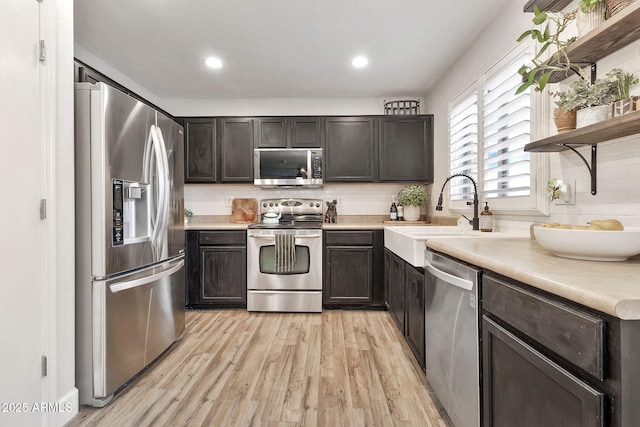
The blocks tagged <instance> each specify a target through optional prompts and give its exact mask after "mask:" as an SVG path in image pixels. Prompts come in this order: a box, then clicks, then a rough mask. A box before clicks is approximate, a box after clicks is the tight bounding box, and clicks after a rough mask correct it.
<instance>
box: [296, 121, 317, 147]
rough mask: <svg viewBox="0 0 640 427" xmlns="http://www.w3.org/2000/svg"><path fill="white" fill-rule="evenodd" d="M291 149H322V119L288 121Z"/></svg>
mask: <svg viewBox="0 0 640 427" xmlns="http://www.w3.org/2000/svg"><path fill="white" fill-rule="evenodd" d="M287 123H288V128H289V143H290V145H291V148H321V147H322V124H321V123H322V120H321V118H320V117H291V118H289V119H287Z"/></svg>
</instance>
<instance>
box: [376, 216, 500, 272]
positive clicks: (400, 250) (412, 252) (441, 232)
mask: <svg viewBox="0 0 640 427" xmlns="http://www.w3.org/2000/svg"><path fill="white" fill-rule="evenodd" d="M440 237H470V238H490V237H493V238H496V237H512V235H510V234H509V233H499V232H491V233H483V232H481V231H474V230H470V229H469V228H468V227H460V226H410V225H408V226H402V225H400V226H387V227H385V228H384V246H385V248H387V249H389V250H390V251H391V252H393V253H395V254H396V255H398V256H399V257H400V258H402V259H403V260H405V261H407V262H408V263H409V264H411V265H413V266H414V267H424V251H425V250H426V246H425V242H426V241H427V240H429V239H433V238H440Z"/></svg>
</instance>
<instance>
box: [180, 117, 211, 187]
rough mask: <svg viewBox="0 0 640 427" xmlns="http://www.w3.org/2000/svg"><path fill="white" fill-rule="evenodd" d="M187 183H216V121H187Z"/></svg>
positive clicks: (185, 123)
mask: <svg viewBox="0 0 640 427" xmlns="http://www.w3.org/2000/svg"><path fill="white" fill-rule="evenodd" d="M183 123H184V128H185V131H186V134H187V135H186V138H185V156H184V157H185V169H184V170H185V182H187V183H190V182H191V183H193V182H200V183H202V182H208V183H214V182H216V172H217V168H216V160H217V152H216V151H217V150H216V121H215V119H209V118H206V119H186V120H184V122H183Z"/></svg>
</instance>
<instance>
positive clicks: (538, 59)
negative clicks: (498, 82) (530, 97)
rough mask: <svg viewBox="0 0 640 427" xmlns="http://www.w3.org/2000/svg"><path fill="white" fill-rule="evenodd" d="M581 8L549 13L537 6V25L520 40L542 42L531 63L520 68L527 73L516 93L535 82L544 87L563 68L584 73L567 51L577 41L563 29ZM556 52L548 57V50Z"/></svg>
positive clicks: (520, 70)
mask: <svg viewBox="0 0 640 427" xmlns="http://www.w3.org/2000/svg"><path fill="white" fill-rule="evenodd" d="M576 12H577V9H576V10H574V11H572V12H568V13H562V12H560V13H547V12H542V11H541V10H540V9H539V8H538V7H537V6H534V8H533V13H534V16H533V20H532V21H533V24H534V27H533V28H532V29H530V30H527V31H525V32H523V33H522V34H521V35H520V37H518V43H520V42H522V41H524V40H526V39H528V38H531V39H533V40H535V41H537V42H538V43H540V48H539V50H538V52H537V53H536V55H535V56H534V57H533V58H531V64H529V65H523V66H522V67H520V69H519V70H518V74H520V75H521V76H522V77H523V80H524V81H523V83H522V84H521V85H520V86H519V87H518V89H517V90H516V94H519V93H522V92H524V91H525V90H527V89H528V88H530V87H531V86H534V87H535V88H536V90H538V91H542V90H544V88H545V87H546V85H547V83H548V81H549V78H550V77H551V75H552V74H553V73H555V72H563V73H565V75H566V76H569V74H571V73H572V72H576V73H578V74H582V69H581V68H580V67H579V66H578V65H576V64H572V63H571V60H570V59H569V56H568V55H567V52H566V48H567V47H568V46H569V45H570V44H571V43H573V42H574V41H575V39H576V38H575V37H571V38H568V39H564V38H563V37H562V33H563V32H564V31H565V30H566V29H567V27H568V26H569V24H570V23H571V22H572V21H573V20H574V19H575V17H576ZM550 49H552V50H554V49H555V52H554V53H553V54H552V55H551V58H549V59H542V58H545V55H544V54H545V52H547V51H548V50H550Z"/></svg>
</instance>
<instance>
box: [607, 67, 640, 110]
mask: <svg viewBox="0 0 640 427" xmlns="http://www.w3.org/2000/svg"><path fill="white" fill-rule="evenodd" d="M606 80H607V81H608V82H609V83H610V84H611V85H612V86H613V88H612V91H613V90H615V93H616V96H615V98H616V99H614V100H613V101H612V102H615V101H620V100H622V99H627V98H629V97H631V86H633V85H635V84H637V83H638V82H639V81H640V80H639V79H638V77H637V76H636V75H634V74H631V73H625V72H623V71H622V70H621V69H620V68H614V69H612V70H611V71H609V72H608V73H607V75H606Z"/></svg>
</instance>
